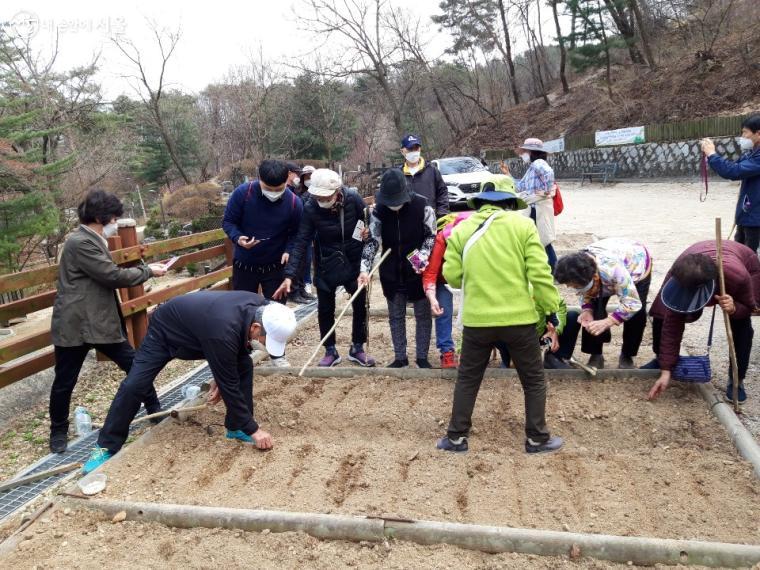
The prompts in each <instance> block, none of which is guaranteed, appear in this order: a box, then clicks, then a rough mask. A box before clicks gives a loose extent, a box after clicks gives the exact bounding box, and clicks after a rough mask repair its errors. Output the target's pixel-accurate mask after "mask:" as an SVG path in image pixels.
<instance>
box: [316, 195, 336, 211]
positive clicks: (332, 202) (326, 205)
mask: <svg viewBox="0 0 760 570" xmlns="http://www.w3.org/2000/svg"><path fill="white" fill-rule="evenodd" d="M337 200H338V197H337V196H333V197H332V200H330V201H329V202H323V201H321V200H317V204H319V207H320V208H324V209H325V210H327V209H328V208H332V207H333V206H334V205H335V202H336V201H337Z"/></svg>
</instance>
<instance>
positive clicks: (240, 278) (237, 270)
mask: <svg viewBox="0 0 760 570" xmlns="http://www.w3.org/2000/svg"><path fill="white" fill-rule="evenodd" d="M283 279H285V266H284V265H280V264H279V263H270V264H267V265H246V264H244V263H240V262H239V261H237V260H235V261H234V262H233V264H232V288H233V289H234V290H235V291H250V292H252V293H259V287H261V294H262V295H264V297H266V298H267V299H271V298H272V295H273V294H274V292H275V291H276V290H277V288H278V287H279V286H280V285H281V284H282V281H283ZM285 301H286V299H281V300H280V303H283V304H285Z"/></svg>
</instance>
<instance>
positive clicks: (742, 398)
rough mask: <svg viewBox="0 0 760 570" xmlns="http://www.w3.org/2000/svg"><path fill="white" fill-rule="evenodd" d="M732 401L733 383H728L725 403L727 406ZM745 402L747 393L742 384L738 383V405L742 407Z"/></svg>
mask: <svg viewBox="0 0 760 570" xmlns="http://www.w3.org/2000/svg"><path fill="white" fill-rule="evenodd" d="M733 401H734V383H733V382H731V381H729V382H728V385H726V402H728V403H729V404H731V403H733ZM746 401H747V392H745V391H744V382H739V405H740V406H743V405H744V403H745V402H746Z"/></svg>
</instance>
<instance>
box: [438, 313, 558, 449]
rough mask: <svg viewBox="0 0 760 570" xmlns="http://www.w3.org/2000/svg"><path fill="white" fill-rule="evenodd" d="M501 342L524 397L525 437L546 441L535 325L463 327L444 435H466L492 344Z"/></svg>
mask: <svg viewBox="0 0 760 570" xmlns="http://www.w3.org/2000/svg"><path fill="white" fill-rule="evenodd" d="M498 342H501V343H504V344H506V345H507V347H508V348H509V354H510V355H511V356H512V360H513V361H514V363H515V368H516V369H517V375H518V376H519V377H520V383H521V384H522V388H523V393H524V395H525V435H526V436H527V437H529V438H530V439H532V440H533V441H535V442H537V443H544V442H546V441H547V440H548V439H549V430H548V429H546V382H545V379H544V365H543V361H542V360H541V349H540V348H539V345H538V333H537V332H536V325H518V326H511V327H483V328H475V327H464V332H463V334H462V355H461V357H460V359H459V372H458V374H457V382H456V385H455V386H454V403H453V405H452V410H451V421H450V422H449V429H448V436H449V437H450V438H451V439H457V438H459V437H461V436H467V435H469V433H470V427H471V426H472V411H473V409H474V408H475V400H476V399H477V397H478V391H479V390H480V384H481V382H483V374H484V373H485V371H486V367H487V366H488V360H489V359H490V358H491V350H492V349H493V347H494V345H495V343H498Z"/></svg>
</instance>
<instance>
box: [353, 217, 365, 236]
mask: <svg viewBox="0 0 760 570" xmlns="http://www.w3.org/2000/svg"><path fill="white" fill-rule="evenodd" d="M363 231H364V221H363V220H359V221H358V222H356V227H355V228H354V233H353V235H352V236H351V237H352V238H354V239H355V240H357V241H364V239H363V238H362V232H363Z"/></svg>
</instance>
